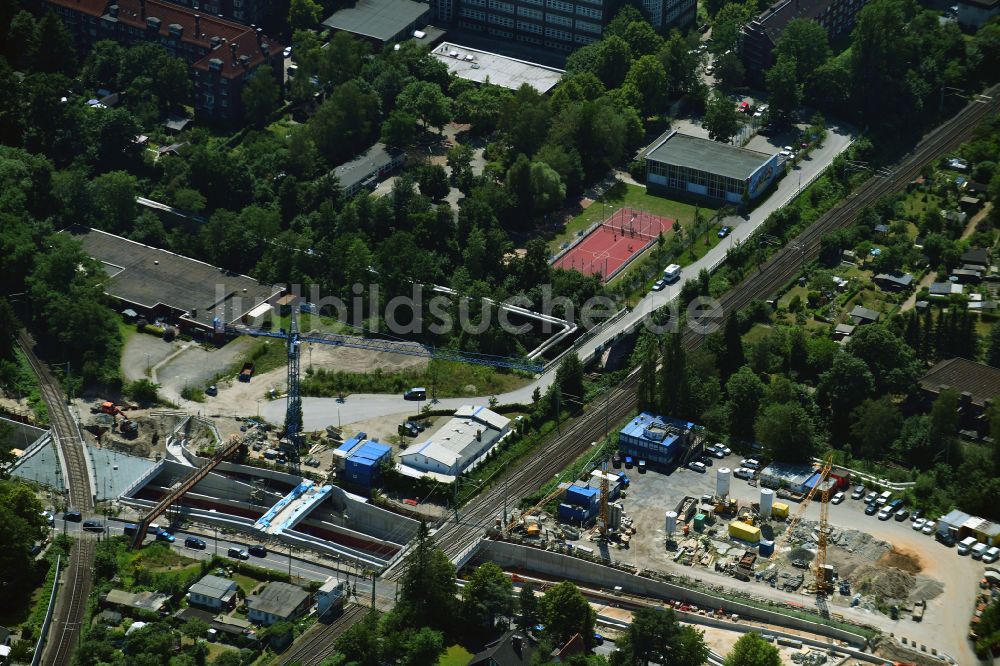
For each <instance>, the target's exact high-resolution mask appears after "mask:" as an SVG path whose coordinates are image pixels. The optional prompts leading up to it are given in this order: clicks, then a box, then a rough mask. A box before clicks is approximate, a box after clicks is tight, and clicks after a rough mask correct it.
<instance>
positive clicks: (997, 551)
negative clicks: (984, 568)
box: [983, 546, 1000, 564]
mask: <svg viewBox="0 0 1000 666" xmlns="http://www.w3.org/2000/svg"><path fill="white" fill-rule="evenodd" d="M997 559H1000V548H997V547H996V546H993V547H992V548H990V549H989V550H987V551H986V552H985V553H984V554H983V562H986V564H992V563H993V562H996V561H997Z"/></svg>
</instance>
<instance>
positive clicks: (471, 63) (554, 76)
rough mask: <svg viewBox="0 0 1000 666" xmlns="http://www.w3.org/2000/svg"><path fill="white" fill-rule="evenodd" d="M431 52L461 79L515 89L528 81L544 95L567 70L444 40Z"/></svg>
mask: <svg viewBox="0 0 1000 666" xmlns="http://www.w3.org/2000/svg"><path fill="white" fill-rule="evenodd" d="M431 54H432V55H433V56H434V57H435V58H437V59H438V60H440V61H441V62H443V63H444V64H445V65H447V66H448V71H449V72H451V73H452V74H454V75H455V76H457V77H458V78H460V79H466V80H467V81H474V82H476V83H483V82H485V81H486V79H489V80H490V83H492V84H494V85H497V86H501V87H503V88H510V89H511V90H517V89H518V88H520V87H521V86H522V85H524V84H525V83H527V84H528V85H529V86H531V87H532V88H534V89H535V90H537V91H538V92H540V93H542V94H543V95H544V94H545V93H547V92H548V91H550V90H552V88H554V87H555V85H556V84H557V83H559V80H560V79H561V78H562V75H563V74H565V73H566V72H565V71H564V70H561V69H556V68H555V67H547V66H545V65H539V64H536V63H533V62H528V61H527V60H518V59H517V58H508V57H507V56H502V55H500V54H498V53H490V52H489V51H481V50H479V49H474V48H472V47H471V46H460V45H458V44H452V43H450V42H443V43H441V44H440V45H438V46H436V47H434V50H433V51H431Z"/></svg>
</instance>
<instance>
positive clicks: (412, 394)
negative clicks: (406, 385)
mask: <svg viewBox="0 0 1000 666" xmlns="http://www.w3.org/2000/svg"><path fill="white" fill-rule="evenodd" d="M426 399H427V389H425V388H424V387H422V386H417V387H414V388H411V389H408V390H407V391H406V392H405V393H403V400H426Z"/></svg>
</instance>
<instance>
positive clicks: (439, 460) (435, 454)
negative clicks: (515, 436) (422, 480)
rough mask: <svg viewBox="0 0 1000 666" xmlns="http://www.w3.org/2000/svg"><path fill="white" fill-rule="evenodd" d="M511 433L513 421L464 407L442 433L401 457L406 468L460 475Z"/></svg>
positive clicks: (475, 407) (479, 409)
mask: <svg viewBox="0 0 1000 666" xmlns="http://www.w3.org/2000/svg"><path fill="white" fill-rule="evenodd" d="M509 431H510V419H508V418H507V417H505V416H501V415H500V414H497V413H496V412H494V411H493V410H491V409H487V408H486V407H481V406H480V407H477V406H474V405H464V406H462V407H460V408H458V410H456V411H455V416H454V417H452V419H451V420H450V421H448V422H447V423H446V424H444V426H442V427H441V429H440V430H438V432H437V433H436V434H435V435H434V436H433V437H431V438H430V439H428V440H427V441H425V442H424V443H422V444H419V445H417V446H412V447H410V448H408V449H407V450H406V451H404V452H403V453H401V454H400V456H399V460H400V462H401V463H402V464H403V465H404V466H405V467H409V468H411V469H414V470H418V471H420V472H434V473H436V474H441V475H445V476H457V475H458V474H461V473H462V472H465V471H467V470H468V469H470V467H472V466H473V465H474V464H475V463H476V461H477V460H478V459H479V458H480V457H481V456H482V455H483V454H485V453H486V452H488V451H489V450H490V449H491V448H493V446H494V445H495V444H496V443H497V442H499V441H500V440H501V439H502V438H503V437H504V436H505V435H506V434H507V433H508V432H509Z"/></svg>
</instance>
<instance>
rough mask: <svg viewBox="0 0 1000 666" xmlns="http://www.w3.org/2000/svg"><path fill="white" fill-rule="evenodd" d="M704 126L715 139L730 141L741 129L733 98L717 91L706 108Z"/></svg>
mask: <svg viewBox="0 0 1000 666" xmlns="http://www.w3.org/2000/svg"><path fill="white" fill-rule="evenodd" d="M702 126H704V128H705V129H707V130H708V136H709V138H711V139H712V140H713V141H722V142H723V143H729V142H730V141H732V139H733V137H734V136H736V132H737V131H739V127H740V126H739V119H738V117H737V115H736V107H735V106H734V105H733V102H732V100H730V99H729V98H728V97H726V96H725V95H723V94H721V93H718V92H717V93H715V94H714V95H712V98H711V99H710V100H709V102H708V108H707V109H705V118H704V120H703V121H702Z"/></svg>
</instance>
